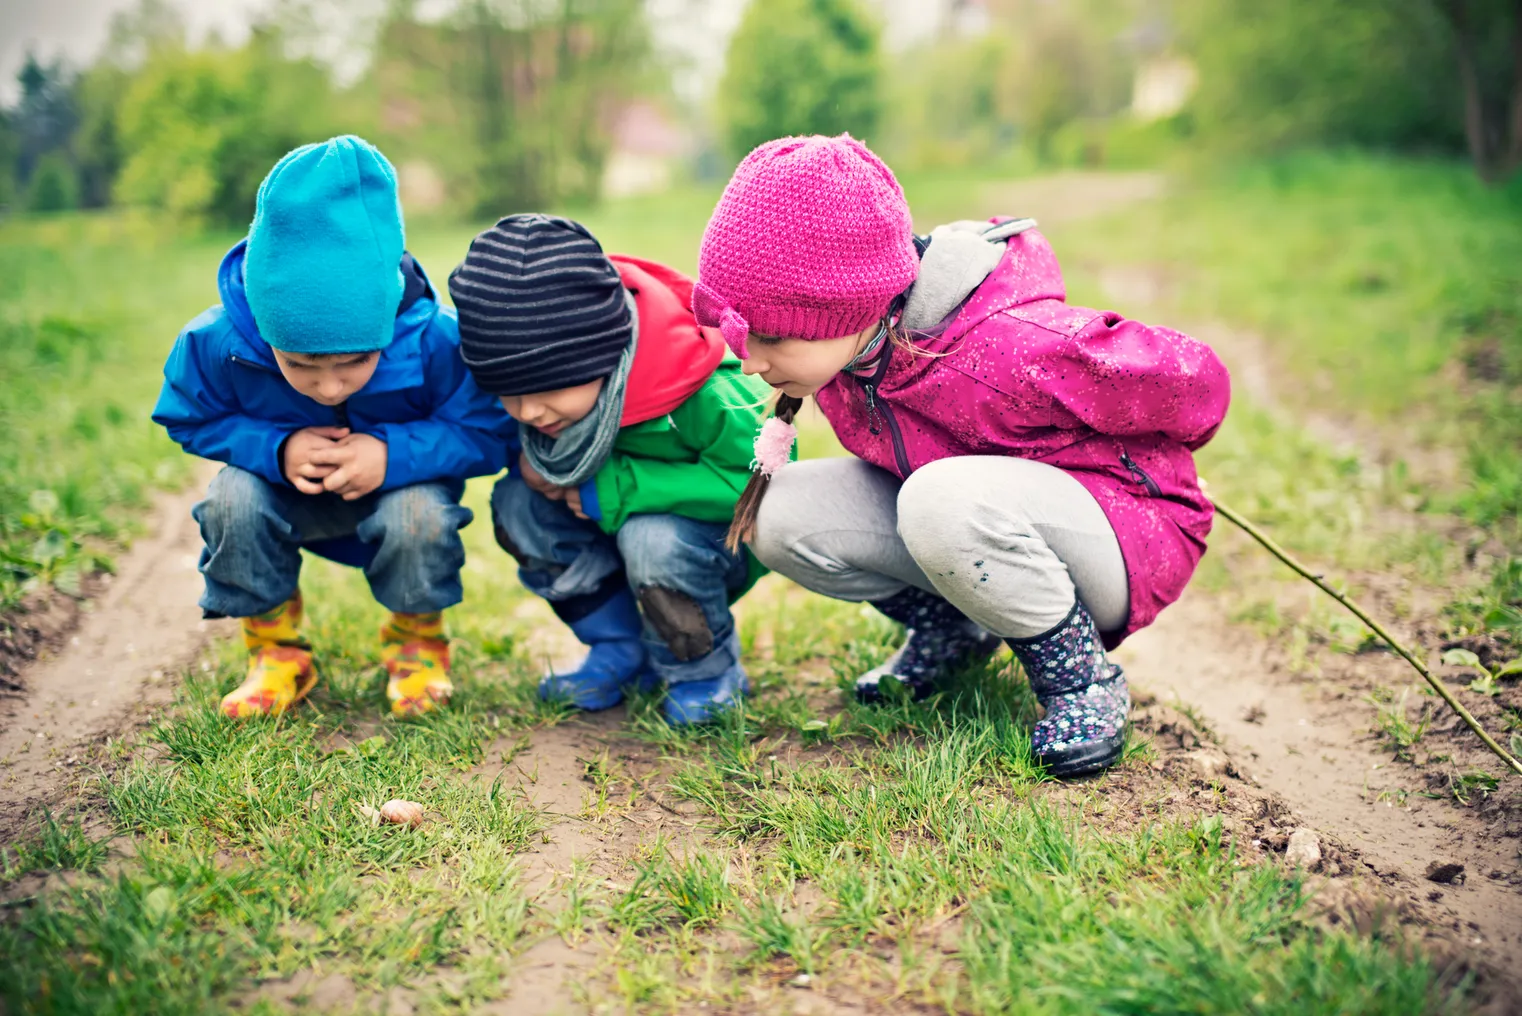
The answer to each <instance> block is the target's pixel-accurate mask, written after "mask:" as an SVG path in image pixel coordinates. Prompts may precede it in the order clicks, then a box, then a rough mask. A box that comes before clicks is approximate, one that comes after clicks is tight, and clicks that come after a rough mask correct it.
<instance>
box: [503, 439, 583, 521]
mask: <svg viewBox="0 0 1522 1016" xmlns="http://www.w3.org/2000/svg"><path fill="white" fill-rule="evenodd" d="M518 472H520V473H522V474H523V482H524V483H526V484H528V487H529V490H535V491H538V492H539V493H541V494H543V495H544V496H545V497H547V498H549V499H550V500H551V501H564V502H565V503H566V506H567V507H568V508H570V509H571V511H573V512H575V513H576V514H577V516H578V517H580V518H587V517H588V516H587V515H584V514H583V513H582V511H581V491H579V490H577V489H576V488H575V487H560V486H557V485H555V484H553V483H551V482H550V481H549V480H546V479H545V478H544V474H543V473H541V472H539V470H537V469H535V468H534V467H533V466H532V465H531V464H530V463H529V460H528V456H527V455H524V454H522V453H519V455H518Z"/></svg>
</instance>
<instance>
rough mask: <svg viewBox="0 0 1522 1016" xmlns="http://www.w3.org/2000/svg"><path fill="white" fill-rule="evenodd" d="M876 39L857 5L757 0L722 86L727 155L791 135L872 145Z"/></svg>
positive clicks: (877, 95) (733, 44)
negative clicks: (851, 138)
mask: <svg viewBox="0 0 1522 1016" xmlns="http://www.w3.org/2000/svg"><path fill="white" fill-rule="evenodd" d="M878 36H879V28H878V25H877V24H876V22H874V21H873V20H872V19H871V18H870V17H869V16H868V15H867V14H866V13H865V11H864V10H863V9H862V7H861V5H860V4H859V3H858V2H857V0H754V2H752V3H751V5H750V6H749V7H748V8H747V9H746V11H745V16H744V18H743V19H742V20H741V22H740V27H739V28H738V29H737V30H736V31H735V34H734V37H733V38H732V39H731V40H730V43H729V53H728V57H727V59H726V64H725V70H724V78H723V80H722V81H721V82H720V84H719V118H720V121H721V122H722V124H723V128H724V133H725V137H726V140H727V141H728V144H729V148H730V151H731V152H732V153H733V154H734V155H735V156H737V157H739V156H743V155H744V154H745V153H747V152H749V151H750V150H751V149H752V148H754V147H756V146H757V145H759V144H762V143H763V142H766V141H770V140H771V139H773V138H778V137H784V136H786V135H789V134H839V133H841V132H843V131H849V132H851V133H852V134H854V135H855V136H857V137H859V138H864V139H867V140H871V139H872V136H873V135H874V134H875V133H876V131H877V128H878V122H879V120H880V119H881V116H882V94H881V64H880V56H879V49H878Z"/></svg>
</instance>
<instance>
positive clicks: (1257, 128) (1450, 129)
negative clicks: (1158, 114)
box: [1178, 0, 1464, 151]
mask: <svg viewBox="0 0 1522 1016" xmlns="http://www.w3.org/2000/svg"><path fill="white" fill-rule="evenodd" d="M1178 13H1179V24H1180V28H1181V31H1182V33H1183V36H1184V44H1185V47H1186V48H1187V49H1188V51H1189V52H1190V54H1191V56H1192V57H1193V58H1194V60H1195V61H1196V62H1197V63H1198V65H1199V69H1200V86H1199V89H1198V90H1197V91H1196V93H1195V96H1194V99H1193V101H1192V103H1191V105H1192V107H1193V110H1194V112H1195V114H1196V116H1197V117H1198V121H1199V125H1200V128H1201V131H1202V132H1203V133H1204V134H1206V135H1208V136H1210V137H1211V138H1213V139H1215V140H1216V141H1218V142H1221V143H1224V144H1227V145H1229V146H1231V147H1235V148H1243V149H1252V150H1259V151H1262V150H1273V149H1278V148H1283V147H1286V146H1290V145H1302V144H1318V143H1329V144H1354V145H1368V146H1374V147H1399V148H1408V149H1411V148H1418V149H1419V148H1427V149H1433V148H1436V149H1442V150H1450V151H1462V150H1463V146H1464V134H1463V123H1464V119H1463V98H1462V95H1461V94H1460V90H1459V76H1458V71H1457V66H1456V63H1455V58H1454V55H1453V50H1452V45H1451V43H1450V42H1449V36H1450V31H1449V29H1448V28H1447V26H1446V25H1445V24H1444V22H1443V21H1442V19H1441V18H1440V17H1439V16H1438V14H1437V12H1436V11H1435V10H1434V8H1433V7H1432V5H1431V4H1429V3H1426V2H1418V3H1398V4H1394V3H1388V2H1387V0H1340V2H1338V3H1326V2H1325V0H1275V2H1273V3H1261V2H1259V0H1181V2H1180V3H1179V4H1178Z"/></svg>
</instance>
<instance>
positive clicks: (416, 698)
mask: <svg viewBox="0 0 1522 1016" xmlns="http://www.w3.org/2000/svg"><path fill="white" fill-rule="evenodd" d="M380 634H381V663H383V664H384V665H385V667H386V676H387V678H388V680H387V681H386V697H387V698H388V699H390V700H391V714H392V715H393V716H420V715H422V714H423V713H426V712H428V711H429V710H431V709H433V708H435V707H437V706H444V705H448V704H449V697H450V695H452V694H454V685H453V684H452V683H451V682H450V680H449V637H448V636H447V635H445V634H444V614H443V612H442V611H434V612H433V613H431V614H397V613H393V614H392V615H391V617H390V619H389V620H388V621H387V622H386V623H385V624H384V625H382V626H381V633H380Z"/></svg>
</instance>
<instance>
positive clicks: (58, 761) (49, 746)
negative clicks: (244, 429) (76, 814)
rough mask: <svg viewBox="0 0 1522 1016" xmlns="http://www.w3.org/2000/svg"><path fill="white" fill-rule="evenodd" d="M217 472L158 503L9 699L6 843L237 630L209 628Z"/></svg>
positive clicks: (0, 792) (3, 724) (1, 760)
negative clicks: (205, 528) (208, 560)
mask: <svg viewBox="0 0 1522 1016" xmlns="http://www.w3.org/2000/svg"><path fill="white" fill-rule="evenodd" d="M215 471H216V467H215V466H214V465H213V464H211V463H207V464H206V465H205V466H204V467H203V468H202V469H201V470H200V471H199V472H198V473H197V479H196V482H195V483H194V484H193V485H192V486H191V487H189V488H187V489H186V490H184V491H181V492H180V493H177V494H172V495H163V496H161V497H160V498H158V500H157V503H156V504H155V505H154V509H153V514H152V520H151V523H150V531H149V534H148V536H146V537H144V538H143V539H140V540H138V541H137V542H136V543H134V544H133V546H132V548H131V550H129V551H128V552H127V554H126V555H125V556H123V557H122V558H121V559H120V560H119V562H118V569H117V574H116V577H115V578H114V579H113V580H112V581H111V583H110V584H109V585H108V586H107V587H106V591H105V592H104V593H103V594H102V595H101V596H100V597H99V598H98V599H96V600H94V601H92V602H90V603H89V604H88V609H87V610H86V611H85V612H83V613H82V614H81V617H80V623H79V626H78V628H77V629H76V630H75V631H74V633H73V634H72V635H71V636H70V637H68V638H67V639H66V640H65V644H64V646H63V648H62V649H61V650H60V651H59V652H58V653H57V654H56V655H54V656H51V657H49V658H44V659H40V660H38V661H37V662H36V663H34V664H32V665H31V666H30V667H29V668H27V670H26V672H25V674H24V681H23V684H24V685H25V688H26V690H25V691H24V692H23V693H22V694H21V695H20V696H15V697H7V698H5V699H0V838H3V839H4V840H6V841H9V840H11V839H14V838H15V837H16V835H17V834H18V833H19V832H20V831H21V829H22V828H23V827H24V825H25V823H26V822H27V821H29V820H30V818H31V817H33V816H35V814H36V812H37V811H38V809H40V808H42V807H56V805H57V804H58V803H59V802H60V801H61V800H62V799H63V798H64V797H65V796H66V795H67V793H68V792H69V789H70V788H71V787H72V786H74V785H75V784H76V783H77V782H78V780H79V778H80V777H81V776H83V775H84V774H85V773H86V771H87V767H86V766H85V765H84V763H86V762H87V761H89V760H90V759H91V758H92V757H94V756H95V755H96V754H97V753H98V751H99V749H100V747H101V742H102V740H103V739H104V738H106V737H108V736H110V735H114V734H117V733H120V732H122V731H124V730H126V729H127V728H129V727H131V726H133V725H134V724H135V723H137V722H139V721H140V720H141V719H142V718H143V717H144V716H146V715H147V714H148V712H149V711H150V710H151V709H152V708H154V707H156V706H161V705H163V704H165V703H167V702H168V701H169V699H170V698H171V696H172V694H173V688H174V677H175V675H176V674H177V673H178V672H179V671H180V670H181V669H182V668H184V667H186V666H188V665H190V664H191V663H192V662H193V661H194V660H195V658H196V655H197V654H198V653H199V652H200V651H201V650H202V649H203V648H204V647H205V646H206V644H207V643H208V642H209V641H210V640H211V639H212V638H213V637H214V636H215V635H217V634H219V633H221V632H225V631H229V630H231V629H230V627H229V624H230V622H213V623H208V622H205V621H202V620H201V612H200V609H199V608H198V607H197V606H196V601H197V599H198V598H199V597H200V593H201V576H200V573H199V572H198V571H197V570H196V560H197V556H198V554H199V553H200V548H201V534H200V531H199V529H198V528H197V527H196V524H195V522H194V521H193V520H192V519H191V517H190V508H191V506H192V505H193V504H195V502H196V501H198V500H200V498H201V492H202V491H203V490H204V489H205V486H206V483H207V482H209V481H210V478H211V475H212V474H213V473H214V472H215Z"/></svg>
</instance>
